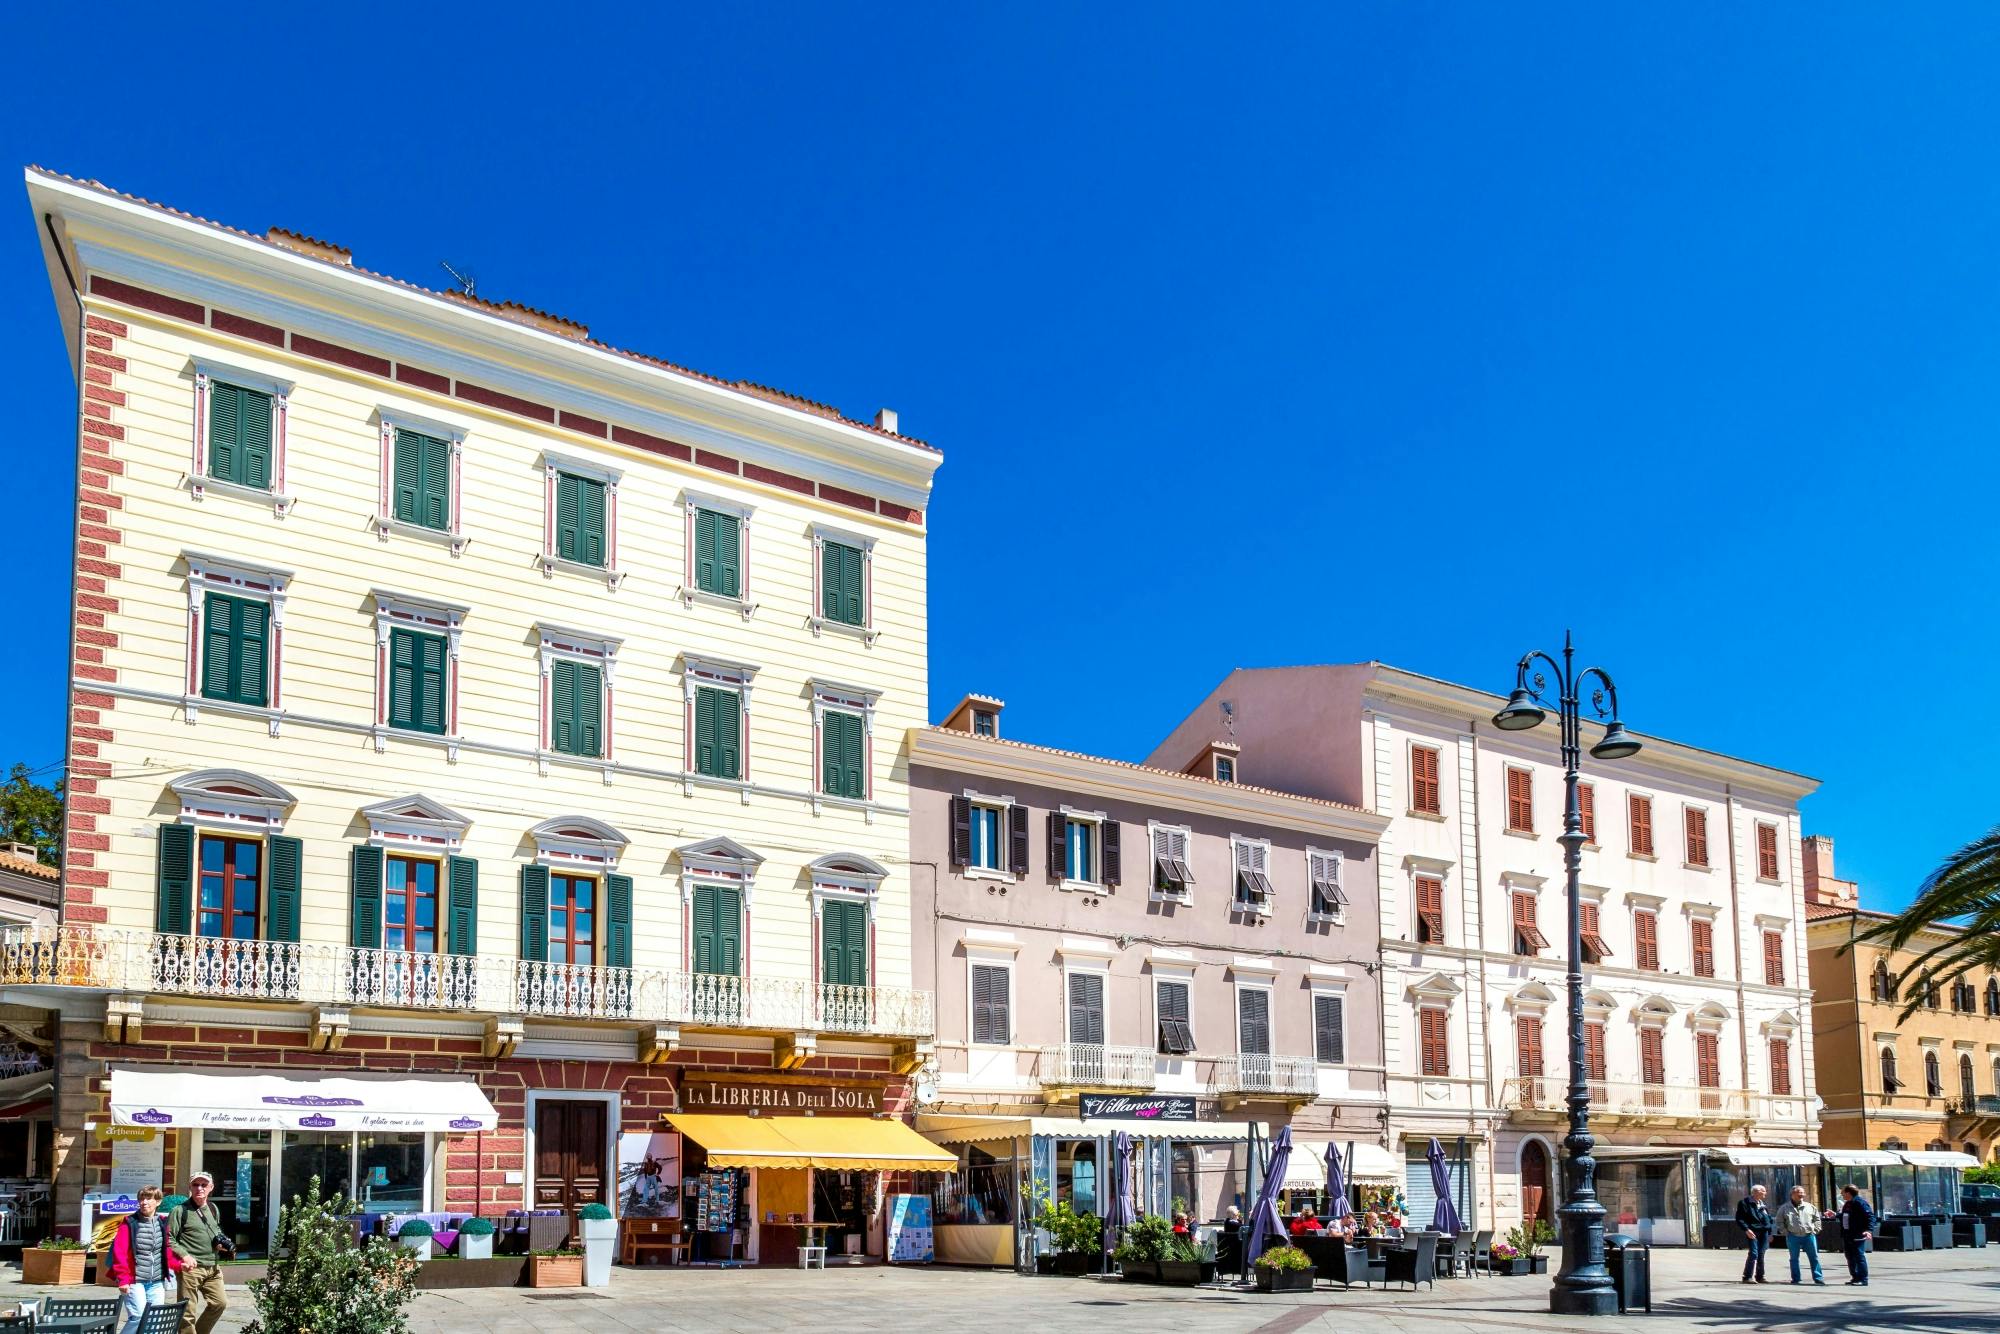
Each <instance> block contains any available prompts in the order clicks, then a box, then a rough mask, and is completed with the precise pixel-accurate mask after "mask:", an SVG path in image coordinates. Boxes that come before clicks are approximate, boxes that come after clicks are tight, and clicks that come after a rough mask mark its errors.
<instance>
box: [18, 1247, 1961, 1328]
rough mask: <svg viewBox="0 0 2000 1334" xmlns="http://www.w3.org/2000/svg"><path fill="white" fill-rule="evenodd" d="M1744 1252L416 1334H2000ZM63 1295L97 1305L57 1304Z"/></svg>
mask: <svg viewBox="0 0 2000 1334" xmlns="http://www.w3.org/2000/svg"><path fill="white" fill-rule="evenodd" d="M1741 1265H1742V1253H1741V1252H1734V1253H1731V1252H1727V1251H1655V1252H1654V1253H1653V1280H1654V1287H1655V1292H1656V1297H1655V1301H1654V1314H1652V1315H1651V1316H1647V1315H1644V1314H1635V1315H1631V1316H1623V1317H1613V1318H1609V1319H1605V1320H1598V1321H1585V1320H1575V1319H1557V1318H1556V1317H1553V1316H1551V1315H1549V1314H1548V1283H1547V1280H1546V1279H1542V1278H1485V1279H1455V1280H1448V1281H1444V1282H1440V1283H1439V1284H1437V1286H1436V1287H1435V1288H1424V1289H1418V1290H1416V1291H1414V1292H1410V1291H1403V1290H1394V1289H1391V1290H1384V1289H1381V1288H1374V1289H1364V1288H1360V1287H1356V1288H1354V1289H1352V1290H1351V1291H1345V1292H1343V1291H1339V1290H1326V1289H1322V1290H1320V1291H1318V1292H1315V1293H1313V1294H1312V1295H1311V1296H1310V1297H1307V1296H1305V1295H1303V1294H1300V1295H1286V1296H1276V1295H1266V1294H1257V1293H1252V1292H1239V1291H1232V1290H1224V1289H1209V1288H1161V1287H1154V1286H1152V1285H1150V1284H1123V1283H1119V1282H1117V1281H1115V1280H1112V1281H1101V1280H1096V1279H1062V1278H1024V1277H1020V1276H1018V1275H1014V1274H996V1273H991V1272H986V1271H979V1270H959V1269H920V1268H896V1269H888V1268H882V1267H866V1268H841V1267H838V1266H836V1267H835V1268H832V1269H829V1270H826V1271H825V1272H823V1273H822V1272H820V1271H817V1270H815V1271H810V1272H802V1271H799V1270H795V1269H766V1270H741V1269H739V1270H709V1269H641V1270H628V1269H619V1270H614V1271H613V1274H612V1282H611V1286H610V1287H609V1288H607V1289H601V1290H584V1289H571V1290H565V1291H552V1292H533V1291H529V1290H526V1289H518V1288H512V1289H493V1288H487V1289H472V1290H467V1291H461V1292H426V1293H421V1294H419V1295H418V1298H417V1301H416V1303H415V1305H414V1306H413V1307H412V1308H411V1309H412V1320H411V1324H412V1327H413V1329H414V1330H415V1331H416V1334H571V1332H572V1331H588V1332H589V1334H619V1332H620V1331H637V1330H645V1331H652V1332H655V1334H680V1332H681V1331H687V1332H688V1334H693V1332H694V1331H701V1332H702V1334H770V1331H773V1330H795V1329H797V1330H812V1331H814V1334H849V1332H850V1331H853V1332H855V1334H859V1332H860V1331H876V1330H897V1331H906V1332H908V1334H944V1331H945V1330H946V1329H947V1328H957V1329H968V1330H1016V1329H1019V1330H1030V1329H1032V1330H1036V1331H1052V1330H1060V1331H1071V1332H1073V1334H1098V1332H1099V1331H1124V1330H1130V1331H1135V1332H1136V1331H1144V1332H1145V1334H1162V1331H1176V1332H1178V1331H1181V1330H1189V1329H1194V1330H1202V1331H1214V1334H1299V1332H1303V1334H1334V1331H1341V1332H1342V1334H1352V1331H1354V1330H1356V1329H1367V1330H1370V1331H1377V1330H1380V1331H1390V1332H1391V1334H1401V1332H1402V1331H1410V1332H1411V1334H1417V1332H1421V1334H1457V1331H1462V1330H1463V1331H1493V1332H1494V1334H1503V1332H1504V1331H1539V1332H1540V1334H1547V1331H1550V1330H1561V1329H1590V1330H1596V1331H1602V1332H1603V1334H1628V1332H1634V1331H1647V1332H1650V1334H1681V1332H1682V1331H1686V1332H1687V1334H1696V1332H1699V1334H1745V1332H1748V1331H1766V1330H1772V1331H1783V1332H1784V1334H1836V1332H1838V1331H1859V1332H1873V1331H1890V1330H1894V1331H1903V1332H1905V1334H2000V1248H1988V1249H1987V1250H1985V1251H1969V1250H1957V1251H1934V1252H1921V1253H1917V1254H1912V1255H1888V1256H1879V1257H1877V1258H1876V1261H1875V1277H1876V1281H1875V1283H1874V1284H1873V1286H1871V1287H1868V1288H1865V1289H1864V1288H1848V1287H1845V1286H1842V1285H1841V1271H1840V1265H1839V1262H1838V1260H1837V1258H1836V1260H1835V1262H1834V1264H1833V1265H1832V1266H1830V1267H1829V1270H1828V1274H1829V1279H1828V1282H1829V1286H1827V1287H1824V1288H1815V1287H1812V1286H1810V1285H1806V1286H1801V1287H1796V1288H1795V1287H1792V1286H1791V1285H1790V1283H1789V1282H1787V1281H1786V1280H1785V1277H1784V1276H1785V1273H1786V1272H1787V1271H1786V1269H1785V1266H1784V1262H1783V1261H1782V1260H1778V1261H1776V1262H1775V1263H1774V1264H1773V1265H1772V1267H1771V1270H1770V1272H1771V1274H1772V1276H1773V1277H1774V1279H1775V1280H1776V1281H1774V1282H1772V1283H1770V1284H1767V1285H1764V1286H1761V1287H1756V1286H1752V1287H1745V1286H1742V1285H1741V1284H1739V1283H1738V1282H1737V1274H1738V1272H1739V1270H1740V1267H1741ZM19 1272H20V1271H19V1269H18V1268H16V1267H15V1266H13V1265H6V1266H4V1267H0V1302H6V1301H11V1300H12V1299H13V1298H14V1297H16V1296H20V1295H24V1294H26V1295H35V1296H41V1295H46V1294H48V1293H50V1292H52V1291H57V1290H56V1289H47V1288H38V1289H29V1288H24V1287H23V1286H22V1285H21V1284H20V1283H19V1282H17V1281H12V1279H13V1277H14V1276H15V1275H18V1274H19ZM67 1291H68V1292H69V1293H71V1294H77V1293H79V1292H98V1291H104V1290H103V1289H81V1290H80V1289H76V1288H71V1289H68V1290H67ZM252 1314H253V1311H252V1305H251V1301H250V1293H249V1291H248V1290H247V1289H244V1288H231V1289H230V1310H229V1313H228V1315H227V1317H226V1318H225V1319H224V1321H223V1323H222V1325H221V1326H220V1329H221V1330H223V1331H226V1332H232V1334H233V1331H238V1330H241V1329H242V1328H243V1327H244V1326H245V1325H246V1324H248V1323H249V1321H250V1318H251V1316H252Z"/></svg>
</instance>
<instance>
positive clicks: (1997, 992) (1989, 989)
mask: <svg viewBox="0 0 2000 1334" xmlns="http://www.w3.org/2000/svg"><path fill="white" fill-rule="evenodd" d="M1986 1013H1988V1014H1993V1015H2000V977H1989V978H1987V979H1986Z"/></svg>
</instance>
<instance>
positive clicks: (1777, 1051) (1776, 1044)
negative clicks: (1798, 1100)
mask: <svg viewBox="0 0 2000 1334" xmlns="http://www.w3.org/2000/svg"><path fill="white" fill-rule="evenodd" d="M1771 1092H1773V1093H1776V1094H1780V1095H1782V1096H1785V1097H1790V1096H1791V1092H1792V1040H1791V1039H1790V1038H1772V1039H1771Z"/></svg>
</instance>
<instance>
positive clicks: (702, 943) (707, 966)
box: [694, 885, 743, 977]
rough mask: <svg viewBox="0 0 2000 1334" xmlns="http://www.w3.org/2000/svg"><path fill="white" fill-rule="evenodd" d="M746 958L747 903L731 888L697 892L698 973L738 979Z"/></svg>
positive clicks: (709, 887) (708, 887)
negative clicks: (744, 942) (745, 924)
mask: <svg viewBox="0 0 2000 1334" xmlns="http://www.w3.org/2000/svg"><path fill="white" fill-rule="evenodd" d="M742 958H743V900H742V898H741V896H740V895H739V893H738V891H737V890H735V889H734V888H732V887H730V886H727V885H697V886H696V887H695V891H694V970H695V971H696V972H697V973H720V974H722V975H724V976H728V977H734V976H736V974H737V972H738V971H739V967H740V964H741V961H742Z"/></svg>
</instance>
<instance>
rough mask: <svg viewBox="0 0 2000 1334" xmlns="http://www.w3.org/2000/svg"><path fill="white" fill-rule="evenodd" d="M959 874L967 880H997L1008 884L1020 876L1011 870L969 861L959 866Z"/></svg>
mask: <svg viewBox="0 0 2000 1334" xmlns="http://www.w3.org/2000/svg"><path fill="white" fill-rule="evenodd" d="M959 874H961V875H963V876H964V877H965V878H966V879H967V880H999V881H1002V882H1004V883H1006V884H1010V885H1011V884H1013V883H1014V882H1015V881H1017V880H1019V879H1020V878H1021V877H1019V876H1018V875H1015V874H1014V873H1013V872H1012V871H1003V870H1001V869H1000V868H999V867H997V866H973V865H971V864H970V863H968V864H967V865H965V866H962V867H960V868H959Z"/></svg>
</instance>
